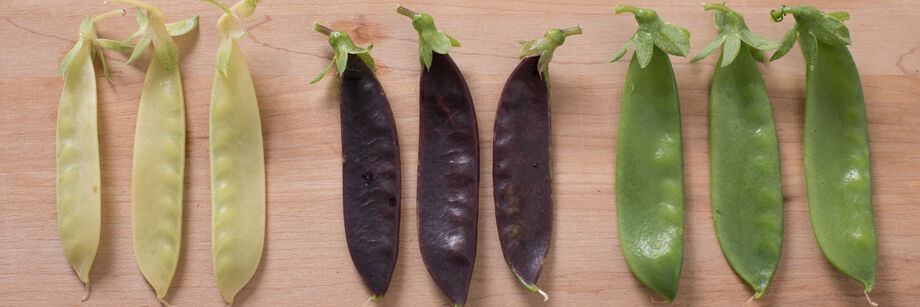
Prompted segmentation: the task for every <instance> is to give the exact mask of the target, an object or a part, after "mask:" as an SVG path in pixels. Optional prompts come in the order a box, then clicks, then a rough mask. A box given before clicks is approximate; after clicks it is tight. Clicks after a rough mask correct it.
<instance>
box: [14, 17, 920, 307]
mask: <svg viewBox="0 0 920 307" xmlns="http://www.w3.org/2000/svg"><path fill="white" fill-rule="evenodd" d="M102 2H103V1H101V0H93V1H65V0H43V1H3V2H2V3H0V42H2V45H0V46H2V48H0V49H2V52H0V103H2V107H0V114H2V117H0V149H2V150H0V159H2V160H0V161H2V162H0V189H2V193H0V305H11V306H19V305H34V306H55V305H80V301H79V298H80V296H81V294H82V287H81V285H80V283H79V281H78V280H77V278H76V276H74V274H73V273H72V271H71V269H70V267H69V265H68V264H67V262H66V260H65V258H64V253H63V251H62V248H61V244H60V239H59V235H58V232H57V221H56V218H55V214H56V213H55V162H54V159H55V158H54V157H55V145H54V142H55V118H56V112H57V111H56V110H57V104H58V101H59V97H60V91H61V87H62V79H61V77H60V75H59V73H58V65H59V63H60V60H61V58H62V57H63V55H64V54H65V53H66V52H67V50H69V49H70V47H71V46H72V44H73V43H74V41H75V39H76V36H77V28H78V25H79V23H80V21H81V19H83V18H84V17H85V16H86V15H88V14H92V13H100V12H103V11H108V10H111V9H113V8H117V7H120V6H119V5H112V4H110V5H104V4H103V3H102ZM224 2H226V1H224ZM333 2H334V3H333ZM575 2H578V4H575ZM750 2H753V1H735V2H730V3H729V5H730V6H731V7H733V8H734V9H736V10H737V11H739V12H740V13H742V14H744V15H745V16H747V17H748V20H747V22H748V25H749V26H750V27H751V29H753V30H754V31H755V32H758V33H761V34H764V35H767V36H769V37H772V38H774V39H780V38H781V37H782V35H783V33H785V31H786V30H787V29H789V27H791V26H792V22H791V18H790V19H788V20H787V21H785V22H783V23H773V22H771V21H770V20H769V18H768V13H769V11H770V9H774V8H778V7H779V6H780V5H781V4H783V3H786V1H779V0H770V1H759V2H758V3H757V4H750ZM810 2H813V4H815V5H816V6H818V7H819V8H821V9H824V10H827V11H836V10H847V11H849V12H850V14H851V15H852V20H850V21H849V22H847V25H848V26H849V27H850V32H851V36H852V39H853V42H854V45H853V46H852V47H851V48H850V50H851V51H852V53H853V56H854V58H855V60H856V63H857V65H858V67H859V69H860V72H861V73H862V82H863V87H864V90H865V97H866V106H867V112H868V120H869V134H870V139H871V153H872V165H873V186H874V187H875V194H874V198H873V200H874V211H875V218H876V220H875V221H876V224H877V229H878V238H879V254H880V257H879V263H878V281H877V284H876V287H875V291H873V292H872V295H873V298H874V299H875V300H877V301H878V302H879V303H881V304H882V306H909V305H914V304H917V301H918V300H920V280H918V279H917V276H920V258H918V256H917V255H918V254H920V227H918V226H917V224H918V223H920V210H918V204H917V199H920V163H918V162H920V105H918V104H917V100H918V99H917V97H918V96H920V37H918V35H917V32H916V28H917V26H918V25H920V22H918V19H917V16H920V5H918V4H917V3H914V2H911V1H894V0H890V1H829V0H828V1H810ZM154 3H156V4H158V5H161V8H162V9H163V10H164V11H165V12H166V15H167V18H168V19H169V20H170V21H174V20H179V19H184V18H186V17H188V16H191V15H193V14H196V13H199V14H201V27H200V30H197V31H194V32H192V33H191V34H189V35H187V36H185V37H180V38H177V39H176V41H177V44H178V46H179V50H180V53H181V69H182V75H183V79H184V80H183V81H185V93H186V94H185V95H186V103H187V114H188V149H187V159H188V162H187V163H188V164H187V174H186V183H185V184H186V191H187V192H186V193H185V216H184V221H183V227H184V229H183V236H182V237H183V245H182V253H181V260H180V261H179V269H178V271H177V273H176V277H175V280H174V281H173V284H172V288H171V289H170V291H169V296H168V299H169V300H170V301H171V302H172V303H175V304H177V305H184V306H220V305H222V304H223V301H222V300H221V297H220V294H219V292H218V290H217V288H216V286H215V281H214V278H213V277H212V276H213V275H212V270H211V253H210V251H211V249H210V214H211V211H210V192H209V178H208V151H207V148H208V147H207V137H208V136H207V131H208V130H207V118H208V117H207V115H208V104H209V95H210V90H211V81H212V75H213V70H214V57H215V52H216V50H217V44H218V40H217V36H216V33H215V27H214V24H215V22H216V21H217V17H218V16H219V14H220V12H219V11H218V10H217V9H216V8H214V7H213V6H211V5H209V4H207V3H203V2H198V1H192V0H186V1H165V0H157V1H154ZM445 3H447V2H445V1H434V0H431V1H406V2H405V3H404V4H405V5H407V6H408V7H410V8H412V9H414V10H417V11H421V12H427V13H430V14H431V15H433V16H434V17H435V20H436V22H437V24H438V26H439V27H440V29H442V30H444V31H445V32H447V33H449V34H451V35H452V36H453V37H456V38H457V39H458V40H459V41H460V42H462V43H463V47H462V48H455V49H454V50H453V52H452V53H451V54H452V55H453V58H454V60H455V61H456V62H457V64H458V65H459V66H460V67H461V69H462V70H463V71H464V73H465V77H466V79H467V81H468V82H469V85H470V89H471V91H472V94H473V97H474V101H475V103H476V108H477V116H478V118H479V123H480V127H479V128H480V138H481V142H482V143H481V144H480V148H481V155H482V182H481V186H480V189H481V190H480V192H481V199H480V208H481V209H480V213H479V214H480V224H479V251H478V257H477V259H476V269H475V272H474V275H473V282H472V286H471V289H470V295H469V306H526V305H531V306H542V305H553V306H598V305H608V306H637V305H651V304H652V303H651V302H650V298H651V300H660V298H659V297H658V296H655V295H653V294H652V292H650V291H649V290H646V288H645V287H644V286H643V285H641V283H640V282H639V281H638V280H637V279H635V278H634V277H633V276H632V274H631V273H630V271H629V269H628V268H627V266H626V263H625V261H624V260H623V256H622V253H621V251H620V246H619V243H618V239H617V232H616V216H615V212H616V210H615V204H614V166H615V149H616V138H615V136H616V134H617V131H616V130H617V129H616V127H617V120H618V116H619V111H618V110H619V108H620V97H621V95H622V87H623V80H624V74H625V73H626V66H627V62H628V61H621V62H618V63H614V64H607V63H606V60H607V59H609V58H610V57H612V56H613V54H614V52H615V51H616V50H617V48H619V47H620V46H621V45H622V44H623V43H624V42H625V41H626V40H627V39H628V38H629V37H630V35H632V33H633V32H634V31H635V29H636V24H635V21H634V20H633V18H632V16H631V15H622V16H615V15H614V14H613V7H614V4H615V3H612V2H610V1H595V0H591V1H569V2H564V3H560V2H556V1H466V2H462V3H460V2H451V3H450V4H445ZM643 3H644V4H643V5H646V6H648V7H652V8H655V9H657V10H658V12H659V14H660V15H661V16H662V18H664V19H665V20H666V21H669V22H671V23H673V24H676V25H680V26H684V27H686V28H688V29H689V30H690V32H691V33H692V34H693V36H692V41H691V44H692V49H691V50H692V51H691V53H692V54H694V55H695V54H696V53H697V52H698V51H699V50H700V49H701V48H702V47H703V46H705V45H706V44H707V43H709V41H711V40H712V39H713V38H714V37H715V36H716V35H717V34H718V33H717V32H716V30H715V29H714V28H713V26H712V22H711V13H708V12H703V10H702V9H701V7H700V5H699V3H698V1H645V2H643ZM744 3H748V4H744ZM133 19H134V18H133V17H131V16H127V17H123V18H118V19H114V20H106V21H105V22H103V23H102V24H100V25H99V28H100V35H102V36H103V37H110V38H122V37H125V36H126V35H128V34H129V33H130V32H132V31H133V29H134V27H135V26H134V21H133ZM317 19H321V20H326V21H328V24H329V25H330V26H332V27H334V28H336V29H340V30H345V31H348V32H350V33H352V37H353V38H354V39H355V41H356V42H357V43H359V44H361V45H365V44H369V43H374V46H375V48H374V50H373V53H372V54H373V56H374V57H375V58H376V60H377V64H378V71H377V75H378V77H379V78H380V80H381V82H382V83H383V85H384V87H385V89H386V91H387V94H388V96H389V98H390V103H391V104H392V106H393V112H394V114H395V117H396V121H397V125H398V131H399V137H400V143H401V145H402V148H401V158H402V161H403V169H402V172H403V199H402V204H403V211H402V221H403V223H402V233H401V237H400V239H401V242H400V253H399V261H398V262H397V266H396V271H395V274H394V276H393V281H392V284H391V285H390V290H389V292H388V293H387V296H386V298H385V299H384V300H383V301H382V302H380V303H377V304H375V305H382V306H443V305H446V303H447V299H446V298H445V296H443V295H442V294H441V293H440V291H439V290H438V288H437V286H436V285H435V284H434V282H433V281H432V280H431V278H430V277H429V276H428V273H427V271H426V270H425V267H424V265H423V264H422V261H421V259H420V257H419V251H418V240H417V232H416V218H415V216H416V215H415V196H414V195H415V192H416V191H415V180H416V179H415V178H416V160H417V159H416V157H417V144H418V138H417V135H418V132H417V130H418V77H419V63H418V58H417V45H416V44H417V36H416V33H415V31H414V30H413V29H412V27H411V26H410V22H409V19H407V18H405V17H402V16H399V15H397V14H396V13H395V3H390V2H380V1H272V0H266V1H263V3H262V4H261V6H260V7H259V8H258V9H257V10H256V12H255V14H254V15H253V16H252V17H251V18H249V19H247V20H245V21H244V24H245V27H246V28H247V29H248V30H249V33H250V35H249V36H247V37H246V38H244V39H242V40H241V41H240V46H241V48H242V51H243V53H244V54H245V57H246V60H247V61H248V62H249V66H250V69H251V71H252V75H253V79H254V80H255V87H256V91H257V93H258V97H259V104H260V110H261V116H262V120H263V124H262V127H263V131H264V136H265V158H266V167H267V178H268V224H267V227H268V228H267V229H268V233H267V236H266V245H265V253H264V256H263V258H262V263H261V266H260V268H259V270H258V271H257V273H256V275H255V277H254V278H253V279H252V281H250V283H249V285H248V286H247V287H246V288H244V289H243V291H242V292H241V293H240V294H239V295H238V296H237V299H238V305H240V306H250V305H252V306H278V305H280V306H302V305H309V306H358V305H361V304H362V303H364V301H365V300H366V299H367V297H368V296H369V292H368V290H367V289H366V288H365V286H364V285H363V284H362V282H361V280H360V277H359V276H358V274H357V273H356V272H355V270H354V267H353V265H352V262H351V259H350V258H349V256H348V250H347V248H346V245H345V237H344V234H343V223H342V216H341V215H342V212H341V211H342V209H341V208H342V207H341V201H342V197H341V157H340V153H341V152H340V148H341V147H340V144H339V126H338V125H339V120H338V116H339V114H338V113H339V111H338V110H339V109H338V95H339V94H338V81H336V80H335V78H332V76H331V75H329V76H327V77H326V79H325V80H323V81H322V82H320V83H318V84H315V85H308V84H307V83H308V82H309V81H310V80H311V79H312V78H313V77H314V76H316V74H318V73H319V72H320V71H321V70H322V69H323V68H325V66H326V65H327V64H328V62H329V59H330V58H331V55H332V52H331V49H330V48H329V46H328V44H327V43H326V39H325V37H323V36H322V35H320V34H318V33H314V32H311V31H310V25H311V24H312V23H313V21H314V20H317ZM575 24H581V25H582V26H583V27H584V32H585V34H584V35H581V36H575V37H571V38H569V39H568V40H567V42H566V44H565V45H564V46H562V47H560V48H559V49H558V50H557V51H556V55H555V58H554V59H553V63H552V64H551V67H552V68H551V71H552V85H553V90H552V104H553V108H552V111H553V114H552V116H553V123H552V125H553V131H552V133H553V135H552V137H553V142H554V143H553V153H554V154H555V157H554V161H553V162H554V164H555V165H554V166H555V172H554V173H555V178H554V181H555V191H556V197H555V206H556V212H555V222H554V229H553V241H552V247H551V251H550V254H549V257H548V258H547V260H546V263H545V268H544V270H543V274H542V276H541V278H540V281H539V283H538V284H539V286H540V287H542V288H543V289H545V290H546V291H547V292H548V293H549V295H550V297H551V299H550V301H549V302H548V303H546V304H544V303H541V302H540V301H541V299H540V297H539V295H537V294H532V293H529V292H526V291H525V290H524V289H523V287H521V286H520V285H519V284H518V283H517V282H516V281H515V280H514V279H513V278H512V276H511V273H510V272H509V270H508V269H507V266H506V265H505V262H504V259H503V258H502V254H501V251H500V249H499V245H498V237H497V231H496V227H495V218H494V210H493V201H492V181H491V178H492V176H491V171H490V170H491V166H492V160H491V157H492V151H491V148H492V125H493V120H494V115H495V108H496V104H497V102H498V97H499V94H500V92H501V88H502V85H503V83H504V81H505V79H506V78H507V76H508V74H509V73H510V72H511V70H512V69H513V68H514V66H515V65H516V64H517V62H518V59H517V53H518V49H519V45H518V44H516V41H518V40H522V39H533V38H537V37H540V36H541V35H543V33H544V32H545V30H546V29H548V28H550V27H568V26H573V25H575ZM106 54H107V55H108V59H109V63H110V69H111V70H112V72H113V78H114V79H115V84H114V85H110V84H107V83H105V82H103V81H102V79H101V77H100V79H99V85H100V88H99V99H100V105H99V120H100V125H99V127H100V137H101V139H100V140H101V142H100V144H101V154H102V159H103V160H102V193H103V194H102V197H103V203H102V206H103V207H102V212H103V219H102V222H103V225H102V240H101V245H100V248H99V254H98V255H97V257H96V261H95V265H94V266H93V270H92V274H91V278H92V280H93V293H92V297H91V299H90V300H89V301H88V302H87V303H85V305H90V306H138V305H146V306H155V305H157V302H156V301H155V298H154V294H153V292H152V291H151V289H150V287H149V286H148V285H147V284H146V282H145V281H144V279H143V277H142V276H141V274H140V272H139V271H138V269H137V266H136V264H135V261H134V255H133V252H132V248H131V244H132V243H131V216H130V170H131V157H132V148H133V135H134V126H135V120H136V112H137V102H138V97H139V95H140V89H141V82H142V80H143V77H144V69H145V68H146V65H147V64H146V63H147V60H148V59H149V54H150V53H149V51H148V52H147V54H146V55H145V56H144V57H143V58H141V59H140V60H138V61H137V62H136V63H134V64H131V65H125V64H123V62H124V60H125V59H126V58H127V54H119V53H116V52H108V51H107V52H106ZM716 58H718V57H717V56H711V57H710V58H708V59H706V60H704V61H702V62H701V63H697V64H689V63H688V62H689V60H688V59H683V58H676V57H672V61H673V62H674V66H675V71H676V74H677V80H678V81H677V83H678V87H679V89H680V98H681V108H682V117H683V133H684V150H685V165H686V169H685V174H686V235H685V238H684V240H685V252H684V253H685V256H684V268H683V275H682V278H681V283H680V290H679V294H678V296H677V300H676V301H675V305H677V306H738V305H741V304H742V303H743V302H744V301H745V300H747V299H748V297H749V296H750V295H751V293H752V292H751V290H750V289H749V288H748V287H747V285H745V284H744V283H743V282H742V281H741V279H740V278H738V277H737V276H736V275H735V274H734V273H733V272H732V270H731V268H730V267H729V266H728V264H727V262H726V261H725V259H724V257H723V256H722V253H721V251H720V249H719V245H718V242H717V241H716V237H715V234H714V230H713V226H712V215H711V210H710V203H709V199H710V198H709V155H708V148H709V147H708V146H709V145H708V132H707V131H708V123H707V113H708V96H709V95H708V93H709V84H710V79H711V74H712V71H713V68H714V66H713V65H714V63H715V61H716ZM627 59H628V58H627ZM761 69H762V73H763V76H764V79H765V81H766V84H767V86H768V90H769V93H770V97H771V100H772V104H773V109H774V112H775V116H776V121H777V127H778V129H779V130H778V133H779V140H780V146H781V155H782V172H783V189H784V191H783V194H784V199H785V200H786V207H785V208H786V211H785V212H786V213H785V222H786V228H785V231H786V232H785V240H784V246H783V247H784V249H783V255H782V259H781V261H780V265H779V270H778V271H777V273H776V276H775V278H774V280H773V284H772V286H771V287H770V290H769V291H768V292H767V294H766V295H765V296H764V298H763V299H761V300H759V301H757V302H755V304H753V305H756V306H864V305H866V302H865V299H864V298H863V293H862V286H861V285H860V284H858V283H857V282H856V281H854V280H851V279H849V278H847V277H846V276H844V275H843V274H842V273H840V272H838V271H836V270H835V269H834V268H833V267H832V266H831V265H830V264H829V263H828V262H827V260H825V258H824V256H823V255H822V254H821V252H820V251H819V249H818V246H817V244H816V242H815V239H814V236H813V235H812V231H811V226H810V223H809V218H808V211H807V202H806V198H805V186H804V180H803V179H804V176H803V170H802V146H801V139H802V105H803V103H804V95H805V77H804V69H805V68H804V61H803V59H802V55H801V53H800V52H799V49H798V47H795V49H794V50H793V51H792V52H791V53H790V54H789V55H788V56H787V57H786V58H784V59H782V60H781V61H779V62H776V63H773V64H770V65H767V66H763V65H762V66H761ZM100 75H101V73H100Z"/></svg>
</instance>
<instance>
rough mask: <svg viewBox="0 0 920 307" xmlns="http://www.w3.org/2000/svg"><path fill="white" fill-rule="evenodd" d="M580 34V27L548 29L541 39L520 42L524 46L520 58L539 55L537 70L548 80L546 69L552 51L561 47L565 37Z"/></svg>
mask: <svg viewBox="0 0 920 307" xmlns="http://www.w3.org/2000/svg"><path fill="white" fill-rule="evenodd" d="M581 33H582V32H581V26H580V25H579V26H575V27H571V28H568V29H561V30H560V29H556V28H553V29H549V31H546V34H545V35H543V37H541V38H538V39H535V40H532V41H521V42H520V43H521V45H524V46H523V47H521V58H522V59H523V58H525V57H529V56H537V55H539V56H540V60H539V61H538V62H537V68H538V69H539V72H540V74H541V75H543V78H544V79H547V80H548V79H549V78H548V73H547V68H549V62H550V60H552V58H553V51H556V47H559V46H562V43H564V42H565V38H566V37H569V36H571V35H578V34H581Z"/></svg>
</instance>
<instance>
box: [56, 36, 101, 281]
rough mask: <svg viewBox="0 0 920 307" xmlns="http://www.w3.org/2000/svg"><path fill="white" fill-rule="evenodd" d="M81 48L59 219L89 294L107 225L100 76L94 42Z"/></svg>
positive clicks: (71, 92) (68, 79)
mask: <svg viewBox="0 0 920 307" xmlns="http://www.w3.org/2000/svg"><path fill="white" fill-rule="evenodd" d="M90 22H92V21H90ZM76 48H79V49H77V50H76V53H75V54H74V56H73V58H72V61H71V62H70V66H69V67H68V68H67V70H66V71H65V73H64V90H63V93H62V94H61V103H60V106H59V107H58V118H57V218H58V230H59V232H60V234H61V243H62V244H63V245H64V254H65V255H66V256H67V261H68V262H70V265H71V266H72V267H73V270H74V272H75V273H76V274H77V277H79V278H80V281H82V282H83V284H84V285H85V286H86V289H87V293H86V295H88V292H89V271H90V267H92V265H93V259H95V258H96V250H97V249H98V247H99V228H100V222H101V221H100V212H101V211H100V208H101V198H100V196H99V195H100V183H99V182H100V179H99V178H100V174H99V137H98V129H97V115H96V114H97V113H96V105H97V101H96V72H95V70H94V68H93V59H92V56H93V43H92V42H91V41H81V42H80V43H78V46H77V47H76ZM84 299H86V297H84Z"/></svg>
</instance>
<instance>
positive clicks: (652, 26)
mask: <svg viewBox="0 0 920 307" xmlns="http://www.w3.org/2000/svg"><path fill="white" fill-rule="evenodd" d="M614 11H615V12H616V13H617V14H620V13H632V14H634V15H636V22H638V23H639V30H637V31H636V34H633V36H632V37H631V38H630V39H629V41H627V42H626V44H625V45H623V47H622V48H620V51H617V54H616V55H615V56H614V57H613V59H611V60H610V62H616V61H617V60H619V59H620V58H622V57H623V56H624V55H626V51H627V50H628V49H629V46H630V45H632V44H635V45H636V57H638V60H639V67H641V68H645V67H646V66H648V64H649V62H651V61H652V54H653V51H654V49H655V48H654V47H658V48H659V49H661V50H662V51H664V52H666V53H670V54H673V55H676V56H681V57H685V56H687V53H689V52H690V32H689V31H687V29H684V28H681V27H678V26H675V25H672V24H670V23H667V22H664V21H663V20H661V18H659V17H658V13H657V12H655V10H652V9H647V8H637V7H633V6H624V5H618V6H617V7H616V8H615V9H614Z"/></svg>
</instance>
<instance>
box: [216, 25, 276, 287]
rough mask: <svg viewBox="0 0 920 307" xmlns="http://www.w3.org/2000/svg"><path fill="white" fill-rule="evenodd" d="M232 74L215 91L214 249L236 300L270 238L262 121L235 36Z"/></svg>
mask: <svg viewBox="0 0 920 307" xmlns="http://www.w3.org/2000/svg"><path fill="white" fill-rule="evenodd" d="M229 64H230V65H229V67H228V70H227V77H224V76H222V75H221V74H220V72H216V73H215V74H214V88H213V90H212V92H211V121H210V134H211V136H210V149H211V251H212V255H213V261H214V276H215V277H216V279H217V286H218V288H219V289H220V292H221V295H223V297H224V300H226V301H227V303H233V297H234V296H235V295H236V293H237V292H238V291H239V290H240V289H242V288H243V286H245V285H246V283H247V282H249V279H250V278H252V275H253V274H254V273H255V271H256V269H257V268H258V266H259V261H260V259H261V257H262V246H263V243H264V240H265V158H264V156H263V147H262V124H261V122H260V120H259V107H258V104H257V102H256V93H255V89H254V88H253V84H252V78H251V77H250V75H249V69H248V68H247V67H246V62H245V61H244V60H243V55H242V54H241V53H240V49H239V47H238V46H237V44H236V42H234V43H233V51H232V53H231V55H230V62H229Z"/></svg>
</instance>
